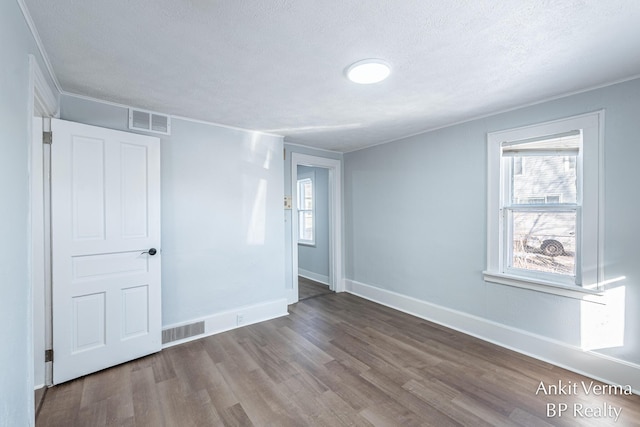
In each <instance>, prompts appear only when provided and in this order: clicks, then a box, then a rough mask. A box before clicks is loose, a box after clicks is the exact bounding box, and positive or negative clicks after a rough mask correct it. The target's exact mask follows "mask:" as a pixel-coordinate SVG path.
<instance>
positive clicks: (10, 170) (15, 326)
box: [0, 0, 46, 426]
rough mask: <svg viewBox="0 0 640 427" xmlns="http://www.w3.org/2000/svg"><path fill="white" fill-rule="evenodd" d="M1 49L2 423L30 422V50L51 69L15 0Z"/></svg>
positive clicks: (4, 22)
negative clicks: (45, 61) (41, 55)
mask: <svg viewBox="0 0 640 427" xmlns="http://www.w3.org/2000/svg"><path fill="white" fill-rule="evenodd" d="M0 52H2V61H1V63H0V152H2V155H0V196H1V197H2V202H0V260H2V261H1V262H0V280H1V282H0V325H3V326H4V327H3V332H2V346H0V366H2V368H1V369H0V426H28V425H33V424H34V411H33V354H32V348H33V339H32V330H31V326H32V323H33V317H32V310H31V304H32V298H31V294H30V287H31V285H30V282H29V264H28V259H29V258H28V250H29V249H28V242H29V232H28V227H29V224H28V222H27V218H28V212H29V170H28V167H27V164H28V161H29V157H28V147H29V144H30V143H31V142H30V139H29V138H30V135H29V130H28V129H29V121H30V116H31V112H29V111H28V108H29V107H28V105H29V101H30V100H29V97H30V95H29V57H28V55H29V54H32V55H34V56H35V57H36V59H37V60H38V62H39V63H40V68H41V69H42V70H43V71H45V70H46V68H45V67H44V64H43V62H42V58H41V57H40V54H39V52H38V49H37V47H36V45H35V42H34V40H33V37H32V36H31V33H30V31H29V29H28V27H27V25H26V22H25V19H24V17H23V15H22V12H21V11H20V8H19V6H18V3H17V2H16V1H15V0H10V1H9V0H7V1H2V2H0Z"/></svg>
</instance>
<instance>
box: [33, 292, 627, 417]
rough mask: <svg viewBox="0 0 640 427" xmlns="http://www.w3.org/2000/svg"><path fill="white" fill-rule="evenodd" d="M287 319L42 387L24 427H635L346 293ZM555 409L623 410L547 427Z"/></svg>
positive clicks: (294, 310) (507, 358) (556, 375)
mask: <svg viewBox="0 0 640 427" xmlns="http://www.w3.org/2000/svg"><path fill="white" fill-rule="evenodd" d="M289 310H290V315H289V316H286V317H282V318H279V319H274V320H271V321H268V322H262V323H259V324H254V325H250V326H246V327H243V328H239V329H236V330H232V331H229V332H225V333H221V334H217V335H213V336H210V337H206V338H202V339H200V340H195V341H192V342H189V343H186V344H181V345H178V346H174V347H170V348H167V349H165V350H163V351H162V352H160V353H157V354H153V355H150V356H148V357H145V358H141V359H138V360H134V361H132V362H130V363H126V364H123V365H119V366H116V367H113V368H110V369H107V370H104V371H102V372H98V373H96V374H93V375H89V376H86V377H84V378H80V379H77V380H74V381H70V382H68V383H65V384H61V385H58V386H56V387H53V388H51V389H49V390H48V391H47V393H46V394H45V397H44V400H43V403H42V407H41V410H40V412H39V414H38V418H37V423H36V424H37V427H57V426H64V427H67V426H132V427H133V426H135V427H140V426H153V427H156V426H159V427H161V426H166V427H173V426H180V427H182V426H256V427H262V426H277V427H283V426H331V427H334V426H363V427H364V426H366V427H370V426H394V427H395V426H400V425H403V426H404V425H408V426H418V425H420V426H431V425H435V426H441V425H463V426H474V427H476V426H478V427H487V426H500V425H502V426H545V427H546V426H549V425H552V426H614V425H615V426H634V425H635V426H639V425H640V423H639V422H638V421H639V420H640V396H636V395H631V396H627V395H611V394H607V395H604V396H602V395H594V394H591V395H586V394H585V393H579V394H578V395H572V396H562V395H555V396H544V395H536V389H537V387H538V385H539V383H540V382H541V381H542V382H544V383H546V384H557V383H558V382H559V381H563V382H564V383H567V382H568V381H571V382H573V383H580V382H582V381H585V382H587V383H589V382H590V381H591V380H590V379H588V378H586V377H583V376H580V375H578V374H575V373H573V372H569V371H566V370H564V369H562V368H559V367H557V366H553V365H551V364H549V363H546V362H542V361H539V360H535V359H532V358H529V357H527V356H525V355H522V354H519V353H516V352H513V351H511V350H508V349H505V348H501V347H497V346H495V345H493V344H490V343H487V342H484V341H482V340H479V339H477V338H474V337H470V336H467V335H464V334H462V333H459V332H456V331H453V330H451V329H447V328H445V327H443V326H440V325H435V324H432V323H430V322H427V321H424V320H422V319H418V318H416V317H412V316H410V315H407V314H405V313H401V312H398V311H395V310H393V309H390V308H388V307H383V306H380V305H377V304H375V303H372V302H370V301H366V300H364V299H361V298H358V297H356V296H354V295H349V294H334V293H328V294H325V295H320V296H315V297H313V298H310V299H308V300H305V301H301V302H299V303H297V304H295V305H292V306H290V307H289ZM596 383H597V382H596ZM558 403H567V404H569V405H574V404H575V405H582V406H583V407H602V405H604V404H607V405H612V406H614V407H615V408H616V409H622V413H621V415H620V419H618V421H617V422H615V421H614V420H613V419H611V418H603V417H600V418H588V417H573V416H569V415H567V414H564V416H563V417H547V416H546V408H547V405H548V404H556V405H557V404H558Z"/></svg>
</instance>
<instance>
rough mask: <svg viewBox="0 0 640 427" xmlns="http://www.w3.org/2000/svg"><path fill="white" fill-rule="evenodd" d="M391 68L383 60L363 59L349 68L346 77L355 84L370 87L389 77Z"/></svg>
mask: <svg viewBox="0 0 640 427" xmlns="http://www.w3.org/2000/svg"><path fill="white" fill-rule="evenodd" d="M389 74H391V67H390V66H389V64H388V63H387V62H386V61H383V60H382V59H363V60H362V61H358V62H356V63H354V64H351V65H350V66H349V67H347V70H346V75H347V78H348V79H349V80H351V81H352V82H354V83H360V84H363V85H368V84H371V83H378V82H381V81H382V80H384V79H386V78H387V77H389Z"/></svg>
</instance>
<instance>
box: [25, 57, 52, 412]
mask: <svg viewBox="0 0 640 427" xmlns="http://www.w3.org/2000/svg"><path fill="white" fill-rule="evenodd" d="M27 109H28V111H27V112H28V116H27V117H28V135H29V150H28V156H29V238H28V244H29V260H28V262H29V285H30V295H29V301H30V310H31V313H30V314H29V319H31V324H30V325H29V338H30V342H31V344H32V345H30V346H29V350H30V351H31V352H32V354H31V358H30V360H31V361H32V365H33V367H34V371H32V372H33V373H32V374H31V377H30V379H29V381H30V384H32V385H33V386H34V388H36V389H37V388H40V387H42V386H48V385H51V384H52V376H51V372H52V371H51V362H48V363H46V362H45V358H44V350H45V349H51V348H52V336H51V309H50V308H51V299H50V298H49V297H50V285H51V281H50V277H51V275H50V268H48V267H49V264H48V262H47V260H48V259H49V255H50V253H49V246H48V244H47V242H48V221H49V216H48V214H47V212H46V200H47V198H46V197H45V195H46V189H48V185H47V184H46V182H47V181H48V179H47V178H48V177H47V174H46V171H47V170H48V168H46V166H47V165H46V161H47V160H46V159H47V153H46V150H45V147H44V146H43V141H42V133H40V134H39V135H37V134H34V132H33V126H34V120H42V119H43V118H50V117H57V116H58V115H59V102H58V96H57V95H56V92H55V91H53V90H52V89H51V87H50V86H49V84H48V83H47V80H46V78H45V76H44V73H43V72H42V70H41V68H40V66H39V65H38V61H37V60H36V58H35V56H33V55H29V95H28V101H27ZM47 125H48V123H43V129H44V130H49V129H47ZM47 286H49V290H47ZM36 365H37V366H38V368H37V369H36ZM36 370H37V371H38V374H39V375H38V378H35V373H36ZM43 371H44V379H43V378H41V377H40V376H41V375H40V374H41V373H42V372H43ZM30 407H33V405H30Z"/></svg>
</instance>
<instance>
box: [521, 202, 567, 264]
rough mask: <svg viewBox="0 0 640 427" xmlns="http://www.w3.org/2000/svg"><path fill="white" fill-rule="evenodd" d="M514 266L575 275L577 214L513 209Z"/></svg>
mask: <svg viewBox="0 0 640 427" xmlns="http://www.w3.org/2000/svg"><path fill="white" fill-rule="evenodd" d="M510 221H511V230H513V232H512V236H511V237H512V248H513V250H512V259H511V260H510V264H511V267H513V268H520V269H524V270H533V271H543V272H546V273H556V274H564V275H569V276H575V256H576V254H575V252H576V233H575V231H576V213H575V211H574V212H522V211H519V212H511V215H510Z"/></svg>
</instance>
